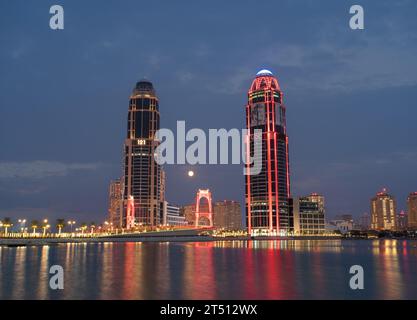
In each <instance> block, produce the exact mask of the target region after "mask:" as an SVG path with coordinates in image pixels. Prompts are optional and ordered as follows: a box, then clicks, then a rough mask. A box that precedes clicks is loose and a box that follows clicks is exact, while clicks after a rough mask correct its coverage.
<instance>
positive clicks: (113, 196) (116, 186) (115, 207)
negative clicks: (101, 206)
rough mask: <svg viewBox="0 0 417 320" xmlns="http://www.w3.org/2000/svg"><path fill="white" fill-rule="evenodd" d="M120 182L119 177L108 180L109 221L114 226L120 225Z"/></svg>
mask: <svg viewBox="0 0 417 320" xmlns="http://www.w3.org/2000/svg"><path fill="white" fill-rule="evenodd" d="M122 191H123V187H122V182H121V180H120V179H117V180H114V181H111V182H110V187H109V222H110V223H112V224H113V226H114V227H116V228H120V227H121V226H122V215H121V213H122V208H123V207H122V195H123V194H122Z"/></svg>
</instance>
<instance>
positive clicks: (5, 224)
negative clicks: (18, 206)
mask: <svg viewBox="0 0 417 320" xmlns="http://www.w3.org/2000/svg"><path fill="white" fill-rule="evenodd" d="M2 224H3V228H4V235H5V236H7V229H8V228H10V227H11V226H13V223H12V220H11V219H10V218H9V217H6V218H4V219H3V221H2Z"/></svg>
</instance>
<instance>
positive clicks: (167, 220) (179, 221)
mask: <svg viewBox="0 0 417 320" xmlns="http://www.w3.org/2000/svg"><path fill="white" fill-rule="evenodd" d="M163 213H164V214H163V225H165V226H176V227H178V226H187V225H188V222H187V220H185V217H184V215H182V214H181V212H180V208H179V207H177V206H174V205H172V204H169V203H168V202H167V201H164V210H163Z"/></svg>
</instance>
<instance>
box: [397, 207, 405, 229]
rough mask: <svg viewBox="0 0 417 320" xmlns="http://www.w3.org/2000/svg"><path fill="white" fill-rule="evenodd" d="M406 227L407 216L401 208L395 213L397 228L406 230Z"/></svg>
mask: <svg viewBox="0 0 417 320" xmlns="http://www.w3.org/2000/svg"><path fill="white" fill-rule="evenodd" d="M407 227H408V217H407V214H406V213H405V212H404V211H403V210H402V211H401V212H400V213H399V214H397V230H400V231H403V230H407Z"/></svg>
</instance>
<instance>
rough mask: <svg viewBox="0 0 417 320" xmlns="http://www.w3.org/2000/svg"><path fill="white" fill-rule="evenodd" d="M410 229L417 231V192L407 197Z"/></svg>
mask: <svg viewBox="0 0 417 320" xmlns="http://www.w3.org/2000/svg"><path fill="white" fill-rule="evenodd" d="M407 207H408V227H409V228H410V229H417V192H412V193H410V194H409V195H408V197H407Z"/></svg>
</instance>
